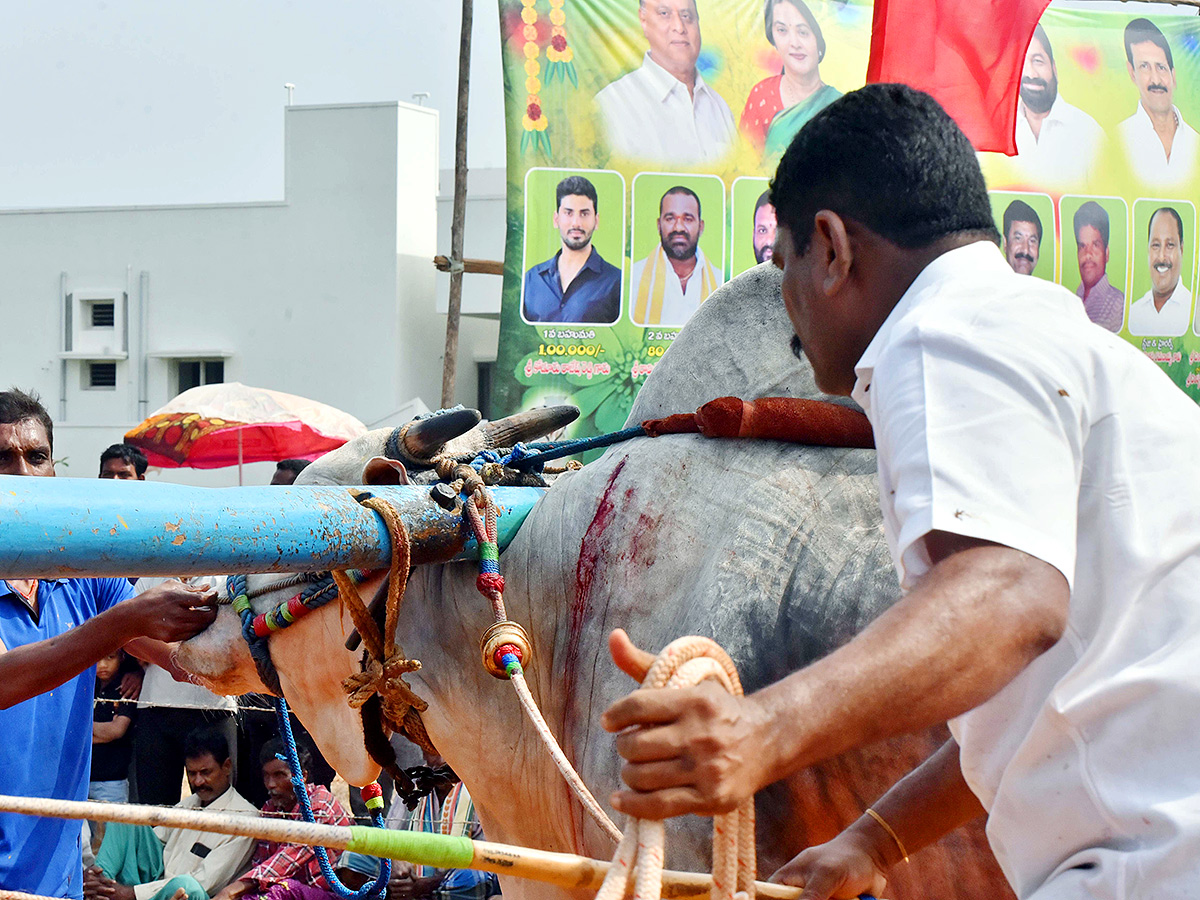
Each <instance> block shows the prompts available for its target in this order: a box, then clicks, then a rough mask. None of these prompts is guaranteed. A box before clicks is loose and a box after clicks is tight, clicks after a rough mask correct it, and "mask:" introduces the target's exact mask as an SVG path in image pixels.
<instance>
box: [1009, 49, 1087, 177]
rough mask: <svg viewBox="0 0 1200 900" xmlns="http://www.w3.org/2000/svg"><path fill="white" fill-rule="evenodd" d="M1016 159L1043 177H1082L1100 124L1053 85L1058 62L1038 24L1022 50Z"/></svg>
mask: <svg viewBox="0 0 1200 900" xmlns="http://www.w3.org/2000/svg"><path fill="white" fill-rule="evenodd" d="M1016 138H1017V162H1018V163H1019V164H1020V166H1021V168H1022V169H1023V170H1024V171H1025V172H1027V173H1028V174H1029V175H1030V176H1032V177H1034V178H1040V179H1044V180H1045V181H1046V182H1048V183H1059V184H1063V183H1066V184H1081V183H1085V182H1086V181H1087V178H1088V175H1089V173H1090V172H1091V171H1092V166H1093V165H1094V163H1095V161H1096V156H1097V153H1098V152H1099V150H1100V147H1101V144H1102V143H1103V142H1104V129H1102V128H1101V127H1100V125H1099V124H1098V123H1097V122H1096V120H1095V119H1093V118H1092V117H1091V116H1089V115H1088V114H1087V113H1085V112H1084V111H1083V110H1081V109H1079V108H1078V107H1076V106H1072V105H1071V104H1070V103H1068V102H1067V101H1066V100H1064V99H1063V97H1062V94H1060V93H1059V90H1058V66H1057V65H1056V64H1055V62H1054V48H1053V47H1052V46H1051V45H1050V38H1049V37H1047V36H1046V30H1045V29H1044V28H1042V26H1041V25H1038V26H1037V28H1035V29H1034V32H1033V39H1032V40H1031V41H1030V42H1029V49H1028V50H1027V51H1026V52H1025V67H1024V69H1022V71H1021V93H1020V101H1019V104H1018V107H1017V134H1016Z"/></svg>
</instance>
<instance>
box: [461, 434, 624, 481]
mask: <svg viewBox="0 0 1200 900" xmlns="http://www.w3.org/2000/svg"><path fill="white" fill-rule="evenodd" d="M645 436H646V429H645V428H643V427H642V426H641V425H634V426H633V427H632V428H624V429H622V430H621V431H610V432H609V433H608V434H600V435H597V436H595V437H589V438H575V439H573V440H569V441H542V442H539V443H534V444H522V443H518V444H517V445H516V446H515V447H513V448H512V452H511V453H510V454H509V455H508V456H506V457H504V458H503V459H501V460H499V461H500V462H502V463H503V464H504V465H506V466H509V467H511V468H513V469H520V470H522V471H526V472H530V471H532V472H540V471H541V470H542V466H544V465H545V464H546V463H547V462H549V461H550V460H552V459H561V458H562V457H564V456H573V455H574V454H576V453H584V452H586V451H588V450H595V449H597V448H598V447H609V446H612V445H613V444H619V443H621V441H627V440H629V439H631V438H637V437H645ZM482 456H483V454H480V455H479V456H478V457H476V459H480V458H482ZM489 461H491V460H489Z"/></svg>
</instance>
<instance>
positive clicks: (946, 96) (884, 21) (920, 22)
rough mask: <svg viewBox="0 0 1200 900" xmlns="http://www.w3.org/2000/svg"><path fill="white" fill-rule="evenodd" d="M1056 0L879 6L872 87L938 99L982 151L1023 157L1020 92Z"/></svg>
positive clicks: (930, 0)
mask: <svg viewBox="0 0 1200 900" xmlns="http://www.w3.org/2000/svg"><path fill="white" fill-rule="evenodd" d="M1049 5H1050V0H875V15H874V21H873V22H872V25H871V59H870V61H869V62H868V63H867V81H868V83H869V82H875V81H884V82H896V81H898V82H903V83H904V84H907V85H910V86H912V87H915V88H919V89H920V90H923V91H926V92H928V93H929V94H932V95H933V96H934V97H935V98H936V99H937V101H938V102H939V103H941V104H942V106H943V107H945V109H946V112H948V113H949V114H950V115H951V116H952V117H953V118H954V120H955V121H956V122H958V124H959V127H961V128H962V130H963V131H964V132H966V135H967V137H969V138H970V139H971V143H972V144H974V145H975V149H976V150H998V151H1000V152H1002V153H1007V154H1008V155H1009V156H1012V155H1014V154H1015V153H1016V152H1017V144H1016V127H1017V94H1018V92H1019V91H1020V88H1021V68H1022V66H1023V65H1024V62H1025V50H1026V49H1027V48H1028V47H1029V41H1030V39H1032V37H1033V29H1034V26H1036V25H1037V23H1038V20H1039V19H1040V18H1041V17H1042V13H1043V12H1045V10H1046V7H1047V6H1049Z"/></svg>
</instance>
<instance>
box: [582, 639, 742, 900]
mask: <svg viewBox="0 0 1200 900" xmlns="http://www.w3.org/2000/svg"><path fill="white" fill-rule="evenodd" d="M706 679H713V680H715V681H718V682H720V684H721V685H722V686H723V687H724V688H725V689H726V690H727V691H729V692H730V693H732V694H735V695H736V696H739V697H740V696H741V695H742V684H741V680H740V679H739V678H738V674H737V669H736V668H735V666H734V664H733V660H732V659H730V658H729V654H727V653H726V652H725V651H724V650H723V649H721V646H720V645H719V644H717V642H716V641H713V640H711V639H709V638H705V637H682V638H678V639H676V640H674V641H672V642H671V643H670V644H668V645H667V646H666V647H665V648H663V650H662V652H661V653H659V654H658V656H657V657H656V658H655V660H654V663H653V664H652V665H651V666H650V670H649V671H648V672H647V673H646V677H645V679H644V680H643V681H642V685H641V686H642V688H650V689H659V688H680V687H692V686H694V685H697V684H699V683H700V682H702V681H704V680H706ZM665 853H666V833H665V831H664V829H663V823H662V822H661V821H654V820H650V819H634V818H631V819H629V821H628V822H627V823H626V826H625V833H624V834H623V835H622V836H621V842H620V844H619V845H618V846H617V852H616V853H615V854H614V855H613V861H612V866H611V867H610V868H609V870H608V874H607V875H606V876H605V878H604V883H603V884H602V885H601V887H600V892H599V893H598V894H597V895H596V900H621V898H622V897H624V896H625V893H626V890H627V888H628V885H629V878H630V876H631V875H632V876H633V878H634V889H633V896H634V900H659V898H660V897H661V896H662V883H663V860H664V857H665ZM756 869H757V859H756V850H755V844H754V800H753V799H749V800H745V801H743V802H742V803H741V804H740V805H739V806H738V808H737V809H736V810H735V811H734V812H731V813H725V814H723V815H719V816H716V817H714V818H713V868H712V892H711V895H710V896H711V900H733V895H734V891H735V890H736V891H738V892H741V893H744V894H745V896H746V897H747V898H748V900H754V896H755V883H754V876H755V871H756Z"/></svg>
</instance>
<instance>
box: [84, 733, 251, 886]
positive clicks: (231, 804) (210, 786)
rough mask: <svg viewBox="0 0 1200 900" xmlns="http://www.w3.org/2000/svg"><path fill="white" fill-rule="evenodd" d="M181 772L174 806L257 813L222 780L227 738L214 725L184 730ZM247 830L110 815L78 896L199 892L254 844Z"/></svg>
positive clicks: (233, 872)
mask: <svg viewBox="0 0 1200 900" xmlns="http://www.w3.org/2000/svg"><path fill="white" fill-rule="evenodd" d="M184 745H185V747H186V757H187V780H188V786H189V787H190V788H191V791H192V793H191V794H190V795H189V796H187V797H184V798H183V800H182V801H180V802H179V803H178V804H177V806H178V808H180V809H206V810H209V811H210V812H213V813H224V814H226V815H239V816H257V815H258V810H257V809H255V808H254V807H253V806H251V805H250V803H249V802H248V801H247V800H246V799H245V798H244V797H242V795H241V794H239V793H238V792H237V791H236V790H235V789H234V787H233V785H232V784H231V783H230V782H231V778H232V774H233V760H232V758H231V757H230V753H229V743H228V742H227V741H226V740H225V736H224V735H223V734H222V733H221V732H220V731H219V730H217V729H215V728H211V727H210V728H200V729H197V730H196V731H193V732H191V733H189V734H188V735H187V736H186V739H185V742H184ZM255 844H256V841H255V839H254V838H250V837H234V836H233V835H225V834H216V833H214V832H207V831H198V830H196V829H194V828H167V827H164V826H159V827H157V828H151V827H150V826H148V825H124V824H120V823H110V824H109V826H108V828H107V830H106V831H105V834H104V843H103V844H101V846H100V852H99V853H97V854H96V866H95V867H94V868H92V869H89V870H88V871H87V872H86V873H85V874H84V896H85V898H109V900H179V898H182V897H186V898H187V900H207V898H208V897H210V896H212V895H214V894H216V893H217V892H218V891H220V890H221V889H222V888H223V887H225V885H227V884H229V882H231V881H233V879H234V878H235V877H236V876H237V874H238V873H239V872H241V871H242V869H243V868H244V867H245V865H246V863H247V862H248V861H249V859H250V855H251V854H252V853H253V852H254V847H255Z"/></svg>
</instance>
